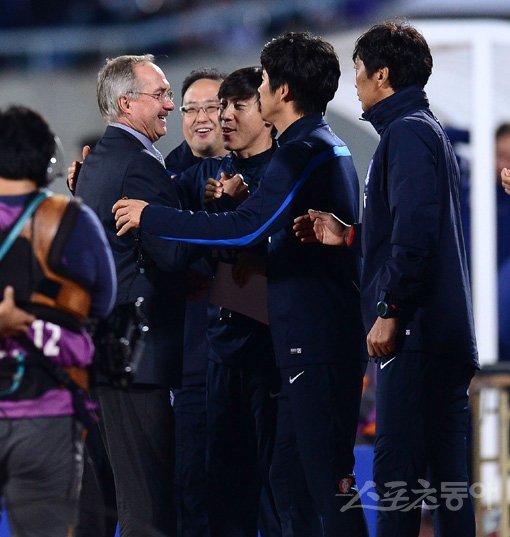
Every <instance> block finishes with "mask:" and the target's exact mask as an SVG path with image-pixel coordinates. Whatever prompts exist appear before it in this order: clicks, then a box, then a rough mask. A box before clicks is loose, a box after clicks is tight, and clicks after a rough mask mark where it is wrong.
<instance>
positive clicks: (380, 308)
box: [377, 300, 388, 318]
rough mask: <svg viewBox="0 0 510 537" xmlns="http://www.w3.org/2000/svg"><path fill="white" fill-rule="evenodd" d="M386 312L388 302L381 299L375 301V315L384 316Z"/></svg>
mask: <svg viewBox="0 0 510 537" xmlns="http://www.w3.org/2000/svg"><path fill="white" fill-rule="evenodd" d="M387 314H388V304H386V302H383V301H382V300H381V301H380V302H378V303H377V315H379V317H383V318H384V317H385V316H386V315H387Z"/></svg>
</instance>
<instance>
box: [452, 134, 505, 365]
mask: <svg viewBox="0 0 510 537" xmlns="http://www.w3.org/2000/svg"><path fill="white" fill-rule="evenodd" d="M465 138H467V139H468V138H469V133H466V135H465ZM453 139H454V140H455V136H454V137H453ZM466 141H468V140H466ZM495 165H496V166H495V170H494V175H491V177H490V180H491V181H494V185H495V188H496V247H497V270H498V317H499V318H498V324H499V353H498V359H499V360H503V361H506V360H510V330H508V328H507V327H508V324H507V319H508V313H507V311H508V310H507V307H505V304H506V303H507V302H508V300H509V299H508V296H509V294H510V281H509V279H508V273H509V271H510V197H509V196H507V195H506V194H505V191H504V189H503V188H500V183H501V182H502V176H503V175H504V170H505V169H506V168H509V167H510V123H502V124H501V125H499V127H498V128H497V129H496V132H495ZM461 169H462V170H464V172H465V173H464V174H463V175H464V177H463V178H462V179H463V184H462V189H461V196H460V201H461V216H462V230H463V232H464V240H465V244H466V253H467V257H468V263H469V262H470V259H471V199H470V190H471V188H470V182H469V164H468V165H467V166H463V167H461Z"/></svg>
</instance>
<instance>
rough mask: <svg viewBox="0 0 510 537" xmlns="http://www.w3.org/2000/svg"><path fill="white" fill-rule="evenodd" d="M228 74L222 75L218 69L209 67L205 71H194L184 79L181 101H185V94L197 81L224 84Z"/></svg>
mask: <svg viewBox="0 0 510 537" xmlns="http://www.w3.org/2000/svg"><path fill="white" fill-rule="evenodd" d="M226 76H227V75H226V73H221V72H220V71H218V70H217V69H214V68H212V67H207V68H204V69H194V70H193V71H191V73H190V74H189V75H188V76H187V77H186V78H185V79H184V81H183V83H182V88H181V100H182V99H184V94H185V93H186V92H187V91H188V89H189V87H190V86H191V85H192V84H194V83H195V82H196V81H197V80H202V79H204V78H205V79H206V80H215V81H217V82H223V80H225V78H226Z"/></svg>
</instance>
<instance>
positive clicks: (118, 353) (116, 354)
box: [91, 297, 149, 388]
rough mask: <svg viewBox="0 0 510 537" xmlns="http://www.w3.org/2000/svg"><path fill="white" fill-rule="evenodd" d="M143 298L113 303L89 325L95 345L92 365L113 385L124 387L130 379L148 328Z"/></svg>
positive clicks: (142, 348) (138, 359) (129, 382)
mask: <svg viewBox="0 0 510 537" xmlns="http://www.w3.org/2000/svg"><path fill="white" fill-rule="evenodd" d="M143 301H144V300H143V298H142V297H139V298H137V299H136V301H135V302H134V303H128V304H120V305H118V306H115V308H114V309H113V311H112V313H111V314H110V315H109V316H108V317H107V318H106V319H104V320H101V321H98V322H96V323H94V325H93V326H92V327H91V334H92V339H93V341H94V345H95V348H96V352H95V355H94V367H95V368H96V369H97V371H98V373H100V374H101V375H102V376H104V377H106V379H107V382H108V383H109V384H111V385H112V386H114V387H118V388H127V387H129V386H130V384H131V382H132V381H133V377H134V375H135V373H136V370H137V369H138V366H139V364H140V360H141V359H142V356H143V351H144V348H145V337H146V335H147V333H148V331H149V325H148V323H147V319H146V316H145V314H144V311H143Z"/></svg>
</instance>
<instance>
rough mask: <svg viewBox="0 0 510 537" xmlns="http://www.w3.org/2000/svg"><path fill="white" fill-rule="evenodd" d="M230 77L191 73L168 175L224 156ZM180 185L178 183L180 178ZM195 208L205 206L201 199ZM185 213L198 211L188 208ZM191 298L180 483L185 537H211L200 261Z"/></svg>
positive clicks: (180, 418)
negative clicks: (222, 93)
mask: <svg viewBox="0 0 510 537" xmlns="http://www.w3.org/2000/svg"><path fill="white" fill-rule="evenodd" d="M225 76H226V75H225V74H223V73H220V72H219V71H217V70H216V69H211V68H204V69H197V70H194V71H191V73H189V75H188V76H187V77H186V78H185V79H184V81H183V83H182V88H181V97H182V106H181V108H180V112H181V114H182V133H183V137H184V141H183V142H182V143H181V144H180V145H178V146H177V147H176V148H175V149H174V150H172V151H171V152H170V153H169V154H168V155H167V157H166V158H165V164H166V167H167V171H168V173H170V174H171V175H174V174H175V175H177V174H180V173H182V172H184V171H185V170H187V169H188V168H191V167H192V166H194V165H195V164H198V163H200V162H201V161H202V160H203V159H205V158H207V157H215V156H223V155H225V154H226V153H227V151H226V150H225V148H224V147H223V137H222V135H221V128H220V120H219V118H218V110H219V107H220V102H219V99H218V90H219V88H220V84H221V83H222V82H223V80H224V78H225ZM176 181H177V184H178V178H176ZM197 197H198V198H199V199H198V200H197V201H196V203H198V204H201V201H202V200H201V195H200V194H198V195H197ZM183 206H184V207H185V208H186V209H193V207H190V206H188V205H183ZM187 275H188V289H189V295H188V297H187V298H188V299H187V300H186V313H185V322H184V351H183V364H182V383H181V386H180V387H179V388H177V389H173V390H172V393H173V409H174V414H175V483H176V508H177V527H178V532H179V536H180V537H207V535H209V530H208V526H209V524H208V515H207V489H206V480H205V472H206V469H205V464H206V442H207V433H206V372H207V355H208V352H209V344H208V338H207V304H208V293H207V289H208V287H209V285H210V281H211V268H210V266H209V264H208V262H207V261H206V260H205V259H198V260H196V261H195V262H194V263H193V264H191V265H190V267H189V270H188V273H187Z"/></svg>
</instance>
